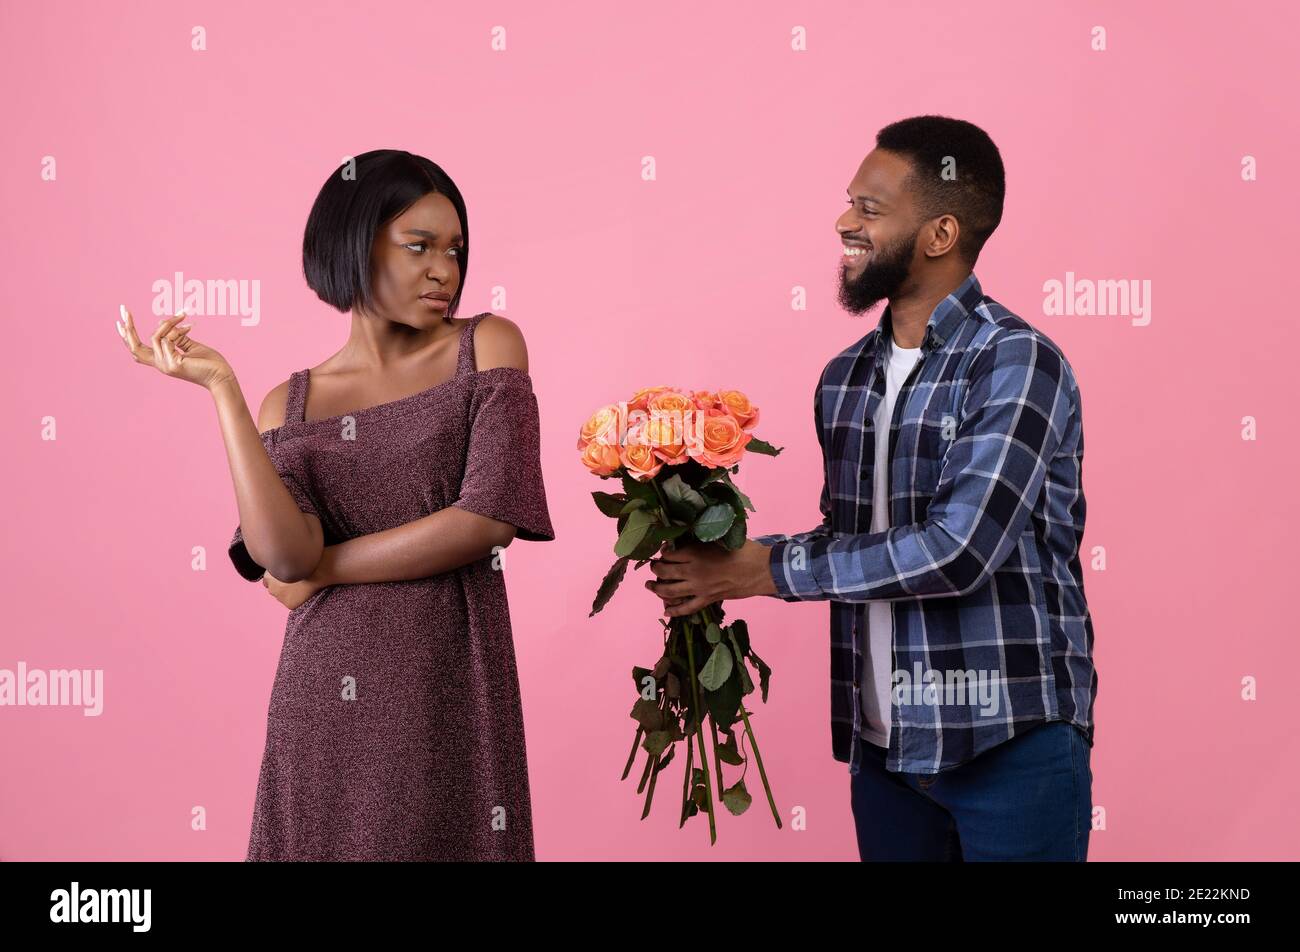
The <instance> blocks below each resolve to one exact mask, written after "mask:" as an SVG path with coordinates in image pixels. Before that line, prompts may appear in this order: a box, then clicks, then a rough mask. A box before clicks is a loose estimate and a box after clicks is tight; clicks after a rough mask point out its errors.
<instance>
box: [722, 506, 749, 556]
mask: <svg viewBox="0 0 1300 952" xmlns="http://www.w3.org/2000/svg"><path fill="white" fill-rule="evenodd" d="M748 537H749V523H748V522H747V521H746V519H745V514H744V513H743V512H739V513H737V514H736V521H735V522H733V523H732V524H731V528H730V529H728V530H727V534H726V535H725V536H723V537H722V544H723V546H724V547H725V548H726V550H727V551H728V552H735V551H736V550H737V549H739V548H743V547H744V545H745V542H746V541H747V540H748Z"/></svg>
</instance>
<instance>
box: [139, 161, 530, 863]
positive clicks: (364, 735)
mask: <svg viewBox="0 0 1300 952" xmlns="http://www.w3.org/2000/svg"><path fill="white" fill-rule="evenodd" d="M468 248H469V229H468V225H467V222H466V217H465V204H464V201H463V200H462V198H461V196H460V192H459V191H458V190H457V188H456V186H455V184H454V183H453V182H452V181H451V179H450V178H449V177H448V176H447V175H446V174H445V173H444V172H443V171H442V169H440V168H439V167H438V166H437V165H435V164H434V163H433V162H430V161H429V160H428V159H425V158H422V157H420V156H416V155H411V154H410V153H407V152H401V151H394V150H379V151H374V152H368V153H366V154H364V155H361V156H358V157H357V158H356V159H355V169H354V168H353V165H352V164H351V163H350V164H349V165H345V166H344V167H343V168H341V169H340V170H339V171H338V172H336V173H335V174H333V175H331V176H330V178H329V180H328V181H326V183H325V185H324V186H323V187H322V188H321V190H320V194H319V195H318V196H317V198H316V203H315V205H314V206H313V207H312V210H311V215H310V216H309V218H308V220H307V228H306V234H305V236H304V239H303V270H304V272H305V274H306V277H307V283H308V285H309V286H310V287H311V288H312V290H314V291H315V292H316V293H317V295H318V296H319V297H320V298H321V299H322V300H323V301H325V302H326V303H327V304H329V305H331V306H332V307H334V308H336V309H338V310H339V311H349V310H350V311H351V313H352V332H351V335H350V336H349V338H348V340H347V343H345V344H344V345H343V348H342V349H341V350H340V351H339V352H338V353H337V354H335V355H334V356H332V357H330V358H328V359H327V360H325V361H324V362H322V363H321V364H319V365H318V366H316V367H313V368H311V369H310V370H300V371H298V372H297V373H295V374H293V375H291V376H290V377H289V379H288V380H287V381H286V382H285V383H283V384H281V385H280V386H278V387H276V388H275V389H274V390H272V391H271V393H270V394H268V396H267V398H266V400H265V401H264V402H263V404H262V408H261V412H260V414H259V416H258V424H257V427H256V428H254V425H253V421H252V418H251V416H250V414H249V412H248V407H247V405H246V404H245V402H244V396H243V394H242V393H241V391H240V388H239V383H238V381H237V380H236V378H235V374H234V372H233V371H232V370H231V368H230V366H229V364H228V363H227V362H226V361H225V360H224V359H223V358H222V357H221V355H220V354H218V353H217V352H216V351H215V350H213V349H212V348H211V347H207V346H205V345H203V344H201V343H199V342H198V341H196V340H194V339H192V338H191V337H189V335H188V330H189V329H190V327H191V326H192V325H182V324H180V323H179V322H180V320H181V318H182V317H183V314H182V315H178V316H177V317H173V318H167V319H165V320H163V321H161V322H160V323H159V325H158V327H157V329H156V330H155V331H154V333H153V335H152V337H151V338H150V341H149V344H148V345H147V346H146V345H144V344H142V343H141V341H140V339H139V337H138V335H137V333H136V331H135V328H134V326H133V324H132V322H131V319H130V315H129V313H128V312H127V311H126V309H125V308H123V309H122V313H123V317H124V324H120V325H119V328H118V332H119V334H121V335H122V337H123V340H125V341H126V343H127V346H128V348H129V349H130V351H131V353H132V355H133V356H134V358H135V359H136V361H137V362H140V363H145V364H149V365H151V366H153V367H155V368H156V369H158V370H160V371H161V372H162V373H163V374H165V375H167V376H169V377H175V378H178V379H181V380H188V381H190V382H191V383H196V384H199V385H200V386H203V387H205V388H206V389H207V390H208V391H209V392H210V393H211V394H212V397H213V400H214V402H215V404H216V410H217V415H218V418H219V420H220V425H221V432H222V436H223V438H224V440H225V445H226V453H227V456H228V458H229V462H230V470H231V474H232V476H233V478H234V486H235V498H236V501H237V503H238V507H239V525H238V526H237V527H236V529H235V534H234V538H233V539H232V541H231V544H230V558H231V560H232V562H233V563H234V565H235V568H236V570H237V571H238V572H239V573H240V574H241V575H242V576H243V577H244V578H246V579H249V580H252V581H256V580H257V579H259V578H263V577H264V574H265V575H266V577H265V579H264V584H265V585H267V587H268V588H269V589H270V590H271V592H272V593H273V594H275V596H276V597H277V598H279V599H280V600H281V601H282V602H284V603H285V604H286V605H287V606H288V607H289V608H290V609H291V611H290V612H289V618H288V622H287V624H286V626H285V638H284V648H283V651H282V653H281V655H280V664H279V668H278V670H277V672H276V677H275V686H274V688H273V690H272V694H271V702H270V709H269V711H268V716H267V736H266V749H265V753H264V755H263V759H262V770H261V775H260V778H259V781H258V787H257V800H256V805H255V807H254V814H253V826H252V832H251V834H250V837H249V846H248V859H250V860H263V859H274V860H380V859H382V860H486V859H493V860H531V859H533V858H534V855H533V831H532V816H531V810H530V800H529V788H528V773H527V763H526V756H525V751H524V734H523V718H522V713H521V706H520V698H519V683H518V677H517V674H516V668H515V658H514V647H513V642H512V636H511V626H510V617H509V610H508V606H507V602H506V591H505V584H504V580H503V576H502V571H501V569H502V568H503V563H504V561H505V559H504V556H503V555H501V554H499V553H500V550H501V548H503V547H505V546H508V545H509V544H510V541H511V539H512V538H519V539H526V540H532V541H550V540H553V539H554V538H555V533H554V531H553V530H552V528H551V523H550V518H549V514H548V511H547V506H546V494H545V489H544V487H543V483H542V474H541V467H540V441H539V429H538V410H537V401H536V398H535V396H534V394H533V391H532V382H531V378H530V377H529V375H528V362H527V351H526V348H525V344H524V340H523V337H522V335H521V334H520V332H519V329H518V328H517V327H516V326H515V325H514V324H513V323H511V322H510V321H508V320H506V319H505V318H502V317H499V316H497V315H494V314H479V315H477V316H475V317H472V318H470V319H469V320H460V321H457V320H454V318H455V315H456V310H457V306H458V305H459V303H460V295H461V289H462V287H463V285H464V281H465V270H466V266H467V264H468ZM259 430H260V431H261V433H260V436H259V432H258V431H259Z"/></svg>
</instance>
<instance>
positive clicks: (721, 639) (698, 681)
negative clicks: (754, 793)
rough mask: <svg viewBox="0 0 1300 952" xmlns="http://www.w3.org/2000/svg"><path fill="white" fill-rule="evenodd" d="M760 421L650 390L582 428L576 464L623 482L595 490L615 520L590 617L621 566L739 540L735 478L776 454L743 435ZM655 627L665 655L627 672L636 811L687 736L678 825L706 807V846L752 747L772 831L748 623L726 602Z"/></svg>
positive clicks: (744, 409)
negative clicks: (638, 798) (744, 467)
mask: <svg viewBox="0 0 1300 952" xmlns="http://www.w3.org/2000/svg"><path fill="white" fill-rule="evenodd" d="M757 423H758V408H757V407H755V406H753V405H752V404H751V403H750V402H749V398H748V397H746V396H745V394H743V393H741V392H740V391H738V390H720V391H716V392H714V391H704V390H700V391H694V392H690V393H688V392H687V391H683V390H678V389H676V388H674V387H649V388H646V389H644V390H639V391H637V392H636V393H635V394H634V395H633V396H632V398H631V399H630V400H627V401H624V402H622V403H617V404H609V405H607V406H604V407H601V408H600V409H599V410H597V411H596V413H595V414H594V415H593V416H592V417H591V419H589V420H588V421H587V422H586V423H585V424H583V426H582V432H581V434H580V436H579V438H578V449H579V450H580V451H581V453H582V462H583V464H584V465H585V466H586V467H587V469H588V470H590V471H591V472H592V473H594V474H596V475H597V476H600V477H601V478H602V479H620V480H621V481H622V488H623V491H622V492H618V493H607V492H593V493H592V496H593V498H594V499H595V501H596V506H597V507H598V508H599V509H600V511H601V512H603V513H604V514H605V515H607V516H609V517H611V518H614V519H617V520H618V541H617V542H616V543H615V545H614V554H615V555H617V556H618V561H616V562H615V563H614V565H613V567H612V568H610V570H609V572H608V573H607V574H606V575H605V579H604V581H602V582H601V584H600V589H599V590H598V591H597V593H596V599H595V601H594V603H593V604H592V606H591V613H590V615H588V617H591V615H595V614H596V612H598V611H600V610H601V609H602V608H604V607H605V605H606V604H608V602H609V599H610V597H611V596H612V595H613V594H614V592H615V590H617V588H618V586H619V584H620V583H621V582H622V581H623V578H624V576H625V574H626V573H627V566H628V563H629V562H635V563H636V565H635V567H636V568H640V567H641V566H643V565H645V564H646V563H647V562H649V561H650V560H651V558H652V557H653V556H654V555H655V554H656V553H657V552H659V551H660V549H661V548H662V547H664V546H672V545H674V544H682V543H683V542H692V543H693V542H699V543H705V544H712V545H720V546H723V547H724V548H726V549H729V550H735V549H738V548H740V547H741V546H743V545H744V544H745V541H746V510H748V511H749V512H753V511H754V505H753V503H751V502H750V500H749V497H748V496H746V495H745V494H744V493H743V492H741V491H740V488H739V487H738V486H737V485H736V484H735V483H734V482H732V480H731V477H732V475H734V474H735V473H737V472H738V471H739V469H740V466H739V462H740V459H741V457H742V456H744V454H745V453H746V452H750V453H761V454H763V455H765V456H776V455H777V454H779V453H780V452H781V450H780V449H779V448H776V447H773V446H772V445H771V444H769V443H765V442H764V441H763V440H760V439H758V438H757V437H755V436H754V435H753V434H752V433H751V432H750V431H751V430H752V429H753V428H754V426H755V425H756V424H757ZM660 624H661V625H662V626H663V628H664V647H663V654H662V655H661V656H660V658H659V660H658V661H657V662H655V664H654V666H653V667H650V668H641V667H636V668H633V669H632V679H633V682H634V683H635V686H636V691H637V701H636V703H635V705H634V706H633V708H632V718H633V719H634V720H635V721H636V722H637V731H636V737H635V739H634V740H633V741H632V750H631V753H630V754H629V755H628V760H627V765H626V766H625V767H624V768H623V779H627V776H628V773H629V772H630V771H631V769H632V765H633V763H634V762H635V761H636V757H637V750H638V749H641V750H644V751H645V753H646V762H645V767H644V768H643V769H642V771H641V782H640V785H639V786H638V787H637V793H638V794H640V793H642V792H644V793H645V807H644V809H643V810H642V812H641V818H642V819H645V818H646V816H648V815H649V813H650V804H651V801H652V800H653V798H654V792H655V783H656V781H657V780H658V777H659V774H660V773H661V772H662V771H663V770H664V768H665V767H667V766H668V764H669V762H670V761H672V759H673V754H674V751H675V750H676V745H677V743H678V742H679V741H682V740H684V741H686V770H685V773H684V777H683V782H682V806H681V818H680V820H679V822H678V824H677V825H678V828H680V827H681V826H682V825H683V824H685V823H686V821H687V819H689V818H690V817H692V816H694V815H695V814H697V813H699V812H700V811H701V810H703V811H704V812H706V813H707V814H708V817H709V842H710V843H714V842H716V841H717V827H716V821H715V813H714V803H715V800H716V799H717V798H721V800H722V803H723V805H724V806H725V807H726V808H727V809H728V810H729V811H731V813H733V814H736V815H739V814H741V813H744V812H745V810H747V809H748V808H749V805H750V803H751V797H750V795H749V792H748V791H747V790H746V788H745V774H746V773H747V772H748V769H749V753H747V750H748V752H752V756H753V758H754V762H755V766H756V767H757V768H758V773H759V777H760V778H761V779H762V782H763V789H764V791H765V792H766V794H767V802H768V805H769V806H770V807H771V808H772V817H773V819H775V820H776V825H777V828H778V829H779V828H780V826H781V817H780V814H779V813H778V812H777V809H776V801H775V800H774V799H773V797H772V788H771V785H770V784H769V783H768V779H767V773H766V771H765V770H764V769H763V758H762V756H761V755H760V754H759V751H758V741H757V740H756V739H755V737H754V728H753V725H752V724H751V723H750V720H749V716H750V712H749V711H747V710H745V702H744V701H745V697H746V696H747V695H749V694H752V693H753V692H754V678H753V676H752V675H751V674H750V671H749V666H750V665H752V666H753V668H754V672H755V673H756V674H757V676H758V682H759V691H760V693H761V695H762V698H763V701H764V702H766V701H767V690H768V681H769V678H770V676H771V669H770V668H768V666H767V665H766V664H764V663H763V659H762V658H760V657H759V656H758V654H757V653H756V652H755V651H754V648H753V645H752V644H751V643H750V637H749V631H748V629H747V627H746V625H745V622H744V621H742V620H740V619H733V620H732V621H731V622H730V623H726V622H725V615H724V612H723V610H722V603H721V602H715V603H713V604H712V605H709V606H707V607H705V608H704V609H703V610H702V611H698V612H695V613H694V614H692V615H689V616H675V617H673V618H672V619H671V621H668V622H665V621H663V620H662V619H661V620H660ZM710 757H712V766H713V771H711V770H710V763H709V759H710ZM696 758H698V759H699V766H698V767H697V766H695V763H696ZM724 763H726V764H728V765H729V766H733V767H741V768H742V771H741V775H740V777H739V778H738V779H737V780H736V781H735V783H733V784H731V785H727V784H726V782H725V781H724V780H723V771H722V765H723V764H724ZM715 784H716V791H717V793H716V794H715Z"/></svg>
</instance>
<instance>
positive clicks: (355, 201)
mask: <svg viewBox="0 0 1300 952" xmlns="http://www.w3.org/2000/svg"><path fill="white" fill-rule="evenodd" d="M430 192H438V193H439V194H441V195H445V196H447V198H448V200H450V202H451V204H452V205H453V206H454V207H455V209H456V217H458V218H459V219H460V233H461V235H462V237H463V238H464V239H465V245H464V248H463V249H462V250H461V252H460V255H459V256H458V258H457V261H458V263H459V265H460V284H459V285H458V286H457V288H456V294H455V296H453V297H452V299H451V303H450V304H449V305H448V306H447V313H446V317H447V319H448V320H450V319H451V318H453V317H455V316H456V311H457V309H458V308H459V307H460V294H461V291H463V290H464V288H465V275H466V272H467V271H468V270H469V222H467V221H466V220H465V200H464V199H463V198H461V195H460V189H458V188H456V183H455V182H453V181H452V180H451V177H450V176H448V175H447V173H446V172H444V171H443V170H442V169H440V168H439V167H438V166H437V165H436V164H434V163H433V162H430V161H429V160H428V159H426V158H425V157H424V156H422V155H412V154H411V153H410V152H403V151H402V150H400V149H376V150H374V151H373V152H366V153H364V154H362V155H358V156H356V157H355V158H354V159H351V160H350V161H348V162H346V163H344V164H343V165H341V166H339V168H338V169H337V170H336V171H334V172H332V173H331V174H330V177H329V178H328V179H326V180H325V184H324V185H322V186H321V189H320V193H319V194H318V195H317V196H316V202H315V204H313V205H312V207H311V214H310V215H308V216H307V228H306V230H305V231H304V232H303V236H302V271H303V274H304V275H305V276H306V278H307V286H308V287H310V288H311V289H312V290H313V291H315V292H316V296H317V297H319V298H320V299H321V300H322V301H324V302H325V303H326V304H328V305H330V306H331V307H333V308H334V309H336V310H339V311H345V312H346V311H350V310H352V309H353V308H354V307H355V306H356V305H357V304H358V303H359V304H361V305H362V307H364V308H365V309H366V310H368V311H371V312H373V311H374V310H375V299H374V294H373V291H372V289H371V286H370V277H371V274H370V255H371V250H372V248H373V247H374V242H375V236H376V235H377V234H378V233H379V229H380V228H381V227H382V226H383V225H385V224H387V223H388V222H390V221H392V220H393V219H394V218H396V217H397V216H398V215H400V214H401V213H402V212H404V211H406V209H408V208H410V207H411V206H412V205H414V204H415V203H416V202H417V201H419V200H420V199H421V198H423V197H424V196H425V195H428V194H429V193H430Z"/></svg>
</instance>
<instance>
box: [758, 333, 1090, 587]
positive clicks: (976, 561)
mask: <svg viewBox="0 0 1300 952" xmlns="http://www.w3.org/2000/svg"><path fill="white" fill-rule="evenodd" d="M1077 406H1078V387H1077V385H1076V383H1075V380H1074V374H1073V372H1072V371H1071V369H1070V366H1069V364H1068V363H1067V362H1066V361H1065V358H1064V357H1063V356H1062V355H1061V354H1060V353H1059V352H1058V351H1057V350H1056V349H1055V348H1054V347H1053V346H1052V345H1051V344H1050V343H1048V342H1046V341H1044V340H1043V339H1042V338H1041V337H1039V336H1038V335H1036V334H1034V333H1033V332H1032V331H1019V330H1016V331H1010V332H1008V333H1006V334H1004V335H1003V336H1001V337H1000V338H998V339H996V340H995V342H993V343H991V344H990V345H989V346H988V347H986V348H985V349H984V350H983V351H981V353H980V354H979V355H978V356H977V357H976V358H975V360H974V361H973V363H972V365H971V372H970V385H969V387H968V388H967V392H966V396H965V398H964V401H963V409H962V419H961V421H960V422H959V423H958V425H957V431H956V434H955V436H954V439H953V441H952V443H951V445H950V446H949V447H948V451H947V453H946V454H945V456H944V460H943V466H942V469H941V470H940V473H939V481H938V484H937V486H936V488H935V492H934V496H933V497H932V498H931V500H930V505H929V508H928V510H927V512H926V518H925V520H924V521H923V522H919V523H914V524H912V525H906V526H895V527H892V528H889V529H885V530H883V531H880V532H866V533H857V534H849V535H843V536H841V537H839V538H819V539H814V540H813V541H812V542H809V543H800V542H797V541H791V542H779V543H777V545H776V546H774V547H773V549H772V552H771V556H770V564H771V565H772V567H773V578H774V581H775V584H776V587H777V592H778V594H779V596H780V597H781V598H783V599H785V600H786V601H804V600H818V599H834V600H836V601H849V602H859V601H868V600H871V599H902V598H924V597H934V596H954V595H965V594H968V593H969V592H972V591H974V590H975V589H977V588H979V587H980V586H982V585H984V584H986V583H987V582H988V581H989V579H990V578H991V576H992V574H993V573H994V572H995V571H996V570H997V568H998V567H999V566H1000V565H1001V564H1002V563H1003V562H1005V561H1006V559H1007V557H1008V556H1009V555H1010V554H1011V552H1012V551H1013V550H1014V549H1015V546H1016V544H1017V542H1018V540H1019V538H1020V536H1021V534H1022V533H1023V532H1024V531H1025V528H1026V526H1027V525H1028V522H1029V517H1030V515H1031V514H1032V512H1033V508H1034V505H1035V502H1036V500H1037V499H1038V497H1039V494H1040V492H1041V490H1042V488H1043V481H1044V479H1045V478H1046V474H1047V469H1048V466H1049V465H1050V463H1051V460H1052V456H1053V455H1054V454H1055V453H1056V451H1057V449H1058V448H1059V447H1060V445H1061V442H1062V439H1063V438H1064V435H1065V432H1066V428H1067V427H1068V426H1069V425H1070V421H1071V417H1072V416H1073V415H1074V414H1075V413H1076V410H1077Z"/></svg>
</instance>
